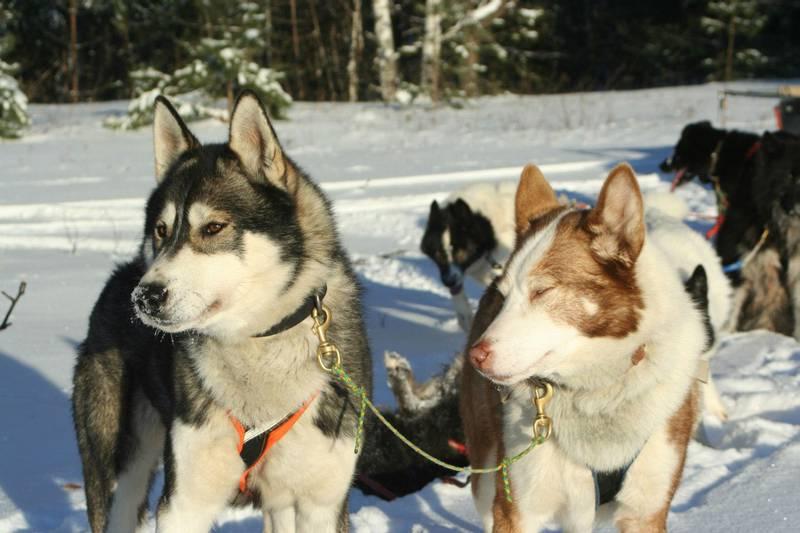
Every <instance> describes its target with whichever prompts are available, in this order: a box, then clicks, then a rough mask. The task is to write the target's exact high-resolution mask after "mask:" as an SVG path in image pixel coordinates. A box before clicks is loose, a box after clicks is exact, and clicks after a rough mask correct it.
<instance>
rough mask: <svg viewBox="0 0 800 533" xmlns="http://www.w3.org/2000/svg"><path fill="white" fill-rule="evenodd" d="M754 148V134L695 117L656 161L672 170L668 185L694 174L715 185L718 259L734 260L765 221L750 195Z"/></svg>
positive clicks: (753, 240)
mask: <svg viewBox="0 0 800 533" xmlns="http://www.w3.org/2000/svg"><path fill="white" fill-rule="evenodd" d="M759 148H760V137H759V136H758V135H756V134H753V133H747V132H742V131H736V130H723V129H717V128H714V127H713V126H712V125H711V123H710V122H708V121H702V122H695V123H692V124H689V125H687V126H686V127H685V128H683V131H682V132H681V137H680V139H679V140H678V143H677V144H676V145H675V150H674V151H673V153H672V156H670V157H668V158H667V159H665V160H664V161H663V162H662V163H661V165H660V167H659V168H660V169H661V170H662V171H664V172H675V178H674V179H673V181H672V188H673V189H675V188H676V187H679V186H680V185H682V184H684V183H687V182H689V181H691V180H692V179H694V178H698V179H699V180H700V181H701V182H703V183H712V184H713V185H714V187H715V190H716V194H717V203H718V207H719V213H720V215H721V216H720V217H719V219H718V227H717V229H718V233H717V240H716V249H717V254H718V255H719V256H720V258H721V259H722V264H723V265H729V264H733V263H736V262H737V261H738V260H739V259H741V258H742V257H743V256H745V255H746V254H747V253H748V252H750V251H751V250H752V249H753V248H754V247H755V246H756V244H757V243H758V241H759V238H760V236H761V234H762V232H763V230H764V227H765V225H766V219H765V218H764V217H763V216H762V214H761V213H760V212H759V210H758V209H757V206H756V203H755V199H754V197H753V189H754V188H755V186H756V183H755V182H756V168H755V167H756V165H755V156H756V154H757V153H758V152H759ZM709 236H710V235H709ZM732 277H733V278H734V279H736V278H737V276H736V275H734V276H732Z"/></svg>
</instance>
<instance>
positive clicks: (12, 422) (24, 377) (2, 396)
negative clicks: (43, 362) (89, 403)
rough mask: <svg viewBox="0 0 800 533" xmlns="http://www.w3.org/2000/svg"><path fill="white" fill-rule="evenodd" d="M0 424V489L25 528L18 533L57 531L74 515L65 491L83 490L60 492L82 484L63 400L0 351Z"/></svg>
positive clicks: (31, 371)
mask: <svg viewBox="0 0 800 533" xmlns="http://www.w3.org/2000/svg"><path fill="white" fill-rule="evenodd" d="M0 420H2V426H1V427H0V487H1V488H2V491H3V493H5V495H6V496H7V497H8V499H9V500H11V503H12V504H13V505H14V507H16V508H18V509H20V510H21V512H22V513H23V515H24V517H25V520H26V521H27V523H28V529H23V530H21V531H31V532H33V531H46V530H50V529H54V528H57V527H59V526H60V525H61V524H63V523H64V521H65V520H66V519H67V518H68V517H69V516H70V515H72V514H73V512H74V511H73V509H72V506H71V505H70V502H69V497H68V496H67V490H82V488H76V489H67V488H66V487H64V483H66V482H72V481H80V479H81V475H80V466H79V465H80V462H79V461H78V449H77V446H76V444H75V438H74V432H73V429H72V418H71V415H70V402H69V397H68V395H67V394H66V393H64V392H63V391H61V390H59V389H58V388H57V387H56V386H55V385H53V384H52V383H51V382H50V381H49V380H48V379H47V378H45V377H44V376H43V375H41V374H40V373H39V372H38V371H37V370H35V369H33V368H31V367H29V366H27V365H25V364H23V363H21V362H20V361H19V360H18V359H17V358H15V357H12V356H11V355H10V354H8V353H5V352H2V351H0ZM84 523H85V522H84Z"/></svg>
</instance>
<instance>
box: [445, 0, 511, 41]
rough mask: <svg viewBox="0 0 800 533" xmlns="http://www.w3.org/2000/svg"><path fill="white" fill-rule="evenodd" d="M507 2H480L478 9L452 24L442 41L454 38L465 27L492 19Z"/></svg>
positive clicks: (497, 0)
mask: <svg viewBox="0 0 800 533" xmlns="http://www.w3.org/2000/svg"><path fill="white" fill-rule="evenodd" d="M509 3H510V2H508V1H507V0H488V1H487V2H481V3H480V4H479V5H478V7H476V8H475V9H473V10H472V11H470V12H469V13H467V14H466V15H465V16H464V18H462V19H461V20H459V21H458V22H456V23H455V24H453V26H451V27H450V29H449V30H447V31H446V32H445V33H444V35H443V36H442V40H444V41H446V40H448V39H452V38H453V37H455V36H456V35H457V34H458V32H460V31H461V29H462V28H464V27H465V26H469V25H471V24H481V23H483V22H485V21H487V20H490V19H492V18H494V17H495V16H496V15H498V14H499V13H500V11H502V9H503V8H505V7H506V5H507V4H509Z"/></svg>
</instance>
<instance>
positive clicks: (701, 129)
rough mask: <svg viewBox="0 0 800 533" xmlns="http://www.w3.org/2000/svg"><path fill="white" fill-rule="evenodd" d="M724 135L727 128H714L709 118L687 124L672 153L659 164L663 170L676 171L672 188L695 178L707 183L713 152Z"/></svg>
mask: <svg viewBox="0 0 800 533" xmlns="http://www.w3.org/2000/svg"><path fill="white" fill-rule="evenodd" d="M724 137H725V130H718V129H716V128H714V127H713V126H712V125H711V122H709V121H707V120H703V121H701V122H694V123H692V124H688V125H686V126H685V127H684V128H683V131H682V132H681V137H680V139H678V144H676V145H675V149H674V150H673V152H672V155H671V156H670V157H668V158H666V159H665V160H664V161H662V162H661V164H660V165H659V168H660V169H661V170H662V171H663V172H674V173H675V177H674V179H673V180H672V188H673V189H675V188H676V187H679V186H681V185H683V184H684V183H687V182H689V181H691V180H692V179H694V178H699V179H700V181H703V182H706V183H707V182H708V177H709V176H708V175H709V173H710V172H711V164H712V161H711V154H713V153H714V150H716V149H717V146H718V145H719V143H720V141H722V139H723V138H724Z"/></svg>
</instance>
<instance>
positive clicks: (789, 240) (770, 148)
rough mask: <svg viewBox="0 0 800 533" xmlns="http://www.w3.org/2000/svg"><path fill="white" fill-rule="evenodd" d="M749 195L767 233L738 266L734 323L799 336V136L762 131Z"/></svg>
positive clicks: (743, 329) (739, 326)
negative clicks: (748, 256) (740, 271)
mask: <svg viewBox="0 0 800 533" xmlns="http://www.w3.org/2000/svg"><path fill="white" fill-rule="evenodd" d="M756 176H757V178H756V179H757V183H758V187H754V189H753V198H754V199H755V204H756V207H757V209H758V211H759V214H760V216H761V217H763V218H764V219H765V220H766V227H767V230H768V234H767V237H766V239H765V240H764V243H763V244H762V246H761V247H760V248H759V249H758V250H757V253H755V254H753V255H752V258H751V260H750V261H748V262H746V264H744V265H743V268H742V274H741V278H742V284H741V286H740V287H739V289H738V290H737V294H736V297H735V302H734V306H735V308H736V309H738V313H737V314H738V317H739V320H738V323H737V329H739V330H742V331H747V330H752V329H768V330H771V331H776V332H778V333H783V334H785V335H791V336H793V337H794V338H796V339H800V328H799V327H798V320H797V317H800V205H798V204H800V138H798V137H796V136H794V135H792V134H790V133H786V132H777V133H765V134H764V135H763V137H762V140H761V150H760V151H759V154H758V156H757V158H756Z"/></svg>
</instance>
